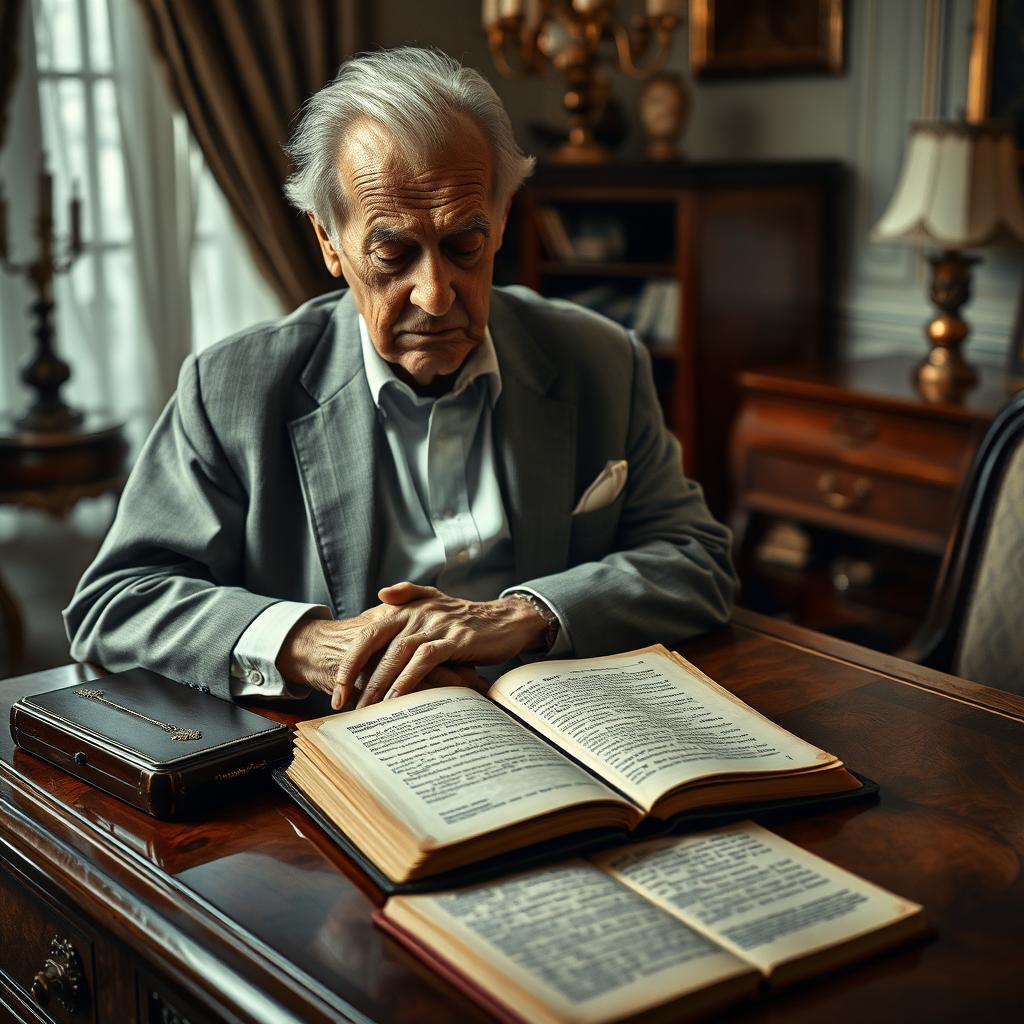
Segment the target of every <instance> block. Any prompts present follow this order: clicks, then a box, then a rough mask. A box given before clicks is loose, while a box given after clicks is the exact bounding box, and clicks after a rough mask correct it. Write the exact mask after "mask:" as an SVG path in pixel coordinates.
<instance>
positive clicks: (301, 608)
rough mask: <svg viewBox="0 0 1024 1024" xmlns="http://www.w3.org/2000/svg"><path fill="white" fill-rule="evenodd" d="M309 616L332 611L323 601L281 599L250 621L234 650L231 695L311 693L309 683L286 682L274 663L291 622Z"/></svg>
mask: <svg viewBox="0 0 1024 1024" xmlns="http://www.w3.org/2000/svg"><path fill="white" fill-rule="evenodd" d="M306 616H314V617H315V618H318V619H329V618H330V617H331V613H330V609H328V608H326V607H325V606H324V605H322V604H302V603H301V602H300V601H278V602H277V603H276V604H272V605H270V607H269V608H265V609H264V610H263V611H262V612H260V614H259V615H257V616H256V618H255V619H253V620H252V622H250V623H249V627H248V629H246V631H245V632H244V633H243V634H242V635H241V636H240V637H239V638H238V643H237V644H235V649H234V650H233V651H232V652H231V679H230V682H229V686H230V689H231V696H232V697H290V698H293V699H294V700H301V699H302V698H303V697H305V696H307V695H308V694H309V690H310V688H309V687H308V686H303V685H302V684H299V683H288V682H285V679H284V677H283V676H282V675H281V673H280V672H279V671H278V670H277V665H276V664H275V662H276V661H277V656H278V654H279V653H280V651H281V646H282V644H283V643H284V641H285V638H286V637H287V636H288V634H289V633H290V632H291V629H292V626H294V625H295V623H296V622H298V621H299V619H302V618H305V617H306Z"/></svg>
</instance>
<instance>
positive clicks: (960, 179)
mask: <svg viewBox="0 0 1024 1024" xmlns="http://www.w3.org/2000/svg"><path fill="white" fill-rule="evenodd" d="M872 238H874V239H875V240H876V241H893V242H907V243H922V242H923V243H926V244H930V245H934V246H937V247H939V248H942V249H976V248H980V247H982V246H987V245H996V244H999V243H1002V242H1008V241H1012V240H1014V239H1018V240H1020V241H1024V201H1022V198H1021V192H1020V184H1019V180H1018V172H1017V160H1016V151H1015V149H1014V141H1013V137H1012V136H1011V134H1010V131H1009V129H1008V128H1006V127H1004V126H1003V125H998V124H993V123H986V124H972V123H967V122H965V121H930V122H922V123H919V124H915V125H914V126H913V129H912V131H911V135H910V144H909V146H908V147H907V152H906V155H905V156H904V160H903V170H902V171H901V173H900V180H899V183H898V184H897V186H896V192H895V194H894V195H893V197H892V200H891V201H890V203H889V206H888V208H887V209H886V211H885V213H883V214H882V217H881V219H880V220H879V221H878V223H877V224H876V225H875V227H874V230H873V231H872Z"/></svg>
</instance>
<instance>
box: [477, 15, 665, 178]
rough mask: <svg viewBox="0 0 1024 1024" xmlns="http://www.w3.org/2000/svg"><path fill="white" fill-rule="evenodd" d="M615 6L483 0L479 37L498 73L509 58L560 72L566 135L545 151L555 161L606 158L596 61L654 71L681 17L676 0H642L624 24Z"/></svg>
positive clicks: (636, 73)
mask: <svg viewBox="0 0 1024 1024" xmlns="http://www.w3.org/2000/svg"><path fill="white" fill-rule="evenodd" d="M616 7H617V4H616V0H484V3H483V25H484V31H485V33H486V35H487V44H488V46H489V48H490V51H491V56H492V58H493V59H494V63H495V66H496V67H497V68H498V70H499V71H500V72H501V73H502V74H503V75H505V76H507V77H514V76H515V75H516V74H517V70H516V69H515V68H514V67H513V65H514V64H518V73H521V74H526V75H532V74H538V73H539V72H540V71H541V70H542V69H543V67H544V65H545V61H548V62H550V63H551V64H552V65H553V66H554V67H555V68H556V69H557V70H559V71H560V72H561V73H562V74H563V75H565V80H566V89H565V94H564V96H563V103H564V105H565V110H566V113H567V115H568V118H569V139H568V141H567V142H566V143H564V144H563V145H562V146H561V147H560V148H559V149H558V150H556V152H555V153H554V154H553V158H554V159H555V160H556V161H560V162H563V163H600V162H602V161H604V160H607V159H608V150H607V149H606V148H605V147H604V146H603V145H602V144H601V143H600V142H598V141H597V140H596V139H595V138H594V115H595V110H594V102H593V96H594V79H595V73H596V71H597V66H598V64H599V63H600V62H601V61H602V60H605V59H608V60H610V61H611V62H613V63H614V64H615V65H617V66H618V68H619V69H620V70H621V71H624V72H625V73H626V74H628V75H632V76H633V77H635V78H648V77H650V76H651V75H653V74H655V73H656V72H658V71H660V70H661V68H662V67H663V66H664V64H665V61H666V60H667V59H668V54H669V49H670V47H671V45H672V36H673V33H674V32H675V30H676V27H677V26H678V25H679V23H680V21H681V17H682V8H683V0H645V3H644V13H643V14H637V15H635V16H634V17H633V18H632V20H631V24H630V26H629V27H628V28H627V27H626V26H625V25H624V24H622V23H621V22H620V21H619V19H618V17H617V10H616ZM655 41H656V44H657V45H656V47H655V48H654V52H653V54H652V53H651V52H650V51H651V49H652V46H651V44H652V42H655ZM605 43H609V44H610V46H609V47H604V45H603V44H605ZM608 51H610V52H608Z"/></svg>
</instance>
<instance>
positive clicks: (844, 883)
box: [592, 822, 921, 973]
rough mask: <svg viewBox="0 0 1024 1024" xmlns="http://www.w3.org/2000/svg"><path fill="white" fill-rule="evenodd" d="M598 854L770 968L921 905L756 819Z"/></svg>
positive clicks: (612, 869) (664, 903) (645, 890)
mask: <svg viewBox="0 0 1024 1024" xmlns="http://www.w3.org/2000/svg"><path fill="white" fill-rule="evenodd" d="M592 860H593V862H594V863H595V864H598V865H600V866H601V867H603V868H604V869H605V870H606V871H608V872H609V873H610V874H612V875H613V877H615V878H618V879H620V880H621V881H622V882H624V883H625V884H627V885H630V886H632V887H633V888H634V889H636V890H637V892H639V893H642V894H643V895H645V896H647V897H648V898H649V899H651V900H653V901H655V902H656V903H657V904H658V905H659V906H661V907H664V908H665V909H666V910H668V911H670V912H671V913H673V914H677V915H678V916H679V917H680V918H681V919H682V920H684V921H686V922H688V923H689V924H691V925H693V927H695V928H697V929H698V930H700V931H703V932H704V933H705V934H707V935H711V936H713V937H714V939H715V941H716V942H719V943H721V944H722V945H723V946H725V947H726V948H727V949H731V950H732V951H733V952H735V953H736V954H737V955H739V956H742V957H743V958H744V959H746V960H749V961H750V962H751V963H753V964H755V965H756V966H757V967H758V968H760V969H761V970H762V971H764V972H765V973H770V972H771V971H772V970H773V969H774V968H776V967H778V965H779V964H781V963H784V962H785V961H787V960H791V959H794V958H796V957H801V956H805V955H807V954H809V953H811V952H813V951H815V950H818V949H822V948H824V947H828V946H831V945H834V944H836V943H838V942H842V941H845V940H847V939H850V938H852V937H854V936H857V935H860V934H864V933H867V932H872V931H875V930H876V929H879V928H881V927H883V926H885V925H887V924H890V923H892V922H893V921H896V920H899V919H900V918H901V917H908V916H911V915H914V914H916V913H918V912H919V911H920V909H921V908H920V907H919V906H918V905H917V904H915V903H911V902H910V901H909V900H904V899H901V898H900V897H898V896H895V895H893V894H892V893H890V892H887V891H886V890H884V889H881V888H879V887H878V886H875V885H872V884H871V883H870V882H867V881H865V880H864V879H862V878H858V877H857V876H856V875H852V874H850V873H849V872H848V871H844V870H843V869H842V868H839V867H836V866H835V865H834V864H830V863H828V861H825V860H822V859H821V858H820V857H816V856H815V855H814V854H812V853H808V852H807V851H806V850H803V849H801V848H800V847H799V846H796V845H795V844H793V843H790V842H787V841H786V840H785V839H783V838H782V837H781V836H777V835H775V834H774V833H772V832H769V831H768V830H767V829H764V828H762V827H761V826H760V825H756V824H754V823H753V822H743V823H742V824H740V825H730V826H726V827H725V828H720V829H715V830H713V831H710V832H702V833H698V834H696V835H692V836H681V837H678V838H674V839H663V840H662V839H656V840H653V841H652V842H649V843H641V844H638V845H636V846H631V847H629V848H628V849H626V850H625V851H622V852H618V851H609V852H608V853H607V854H599V855H597V856H595V857H593V858H592Z"/></svg>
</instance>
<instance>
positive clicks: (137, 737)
mask: <svg viewBox="0 0 1024 1024" xmlns="http://www.w3.org/2000/svg"><path fill="white" fill-rule="evenodd" d="M11 735H12V736H13V737H14V742H15V743H16V744H17V745H18V746H19V747H20V748H21V749H23V750H27V751H29V752H30V753H33V754H36V755H38V756H39V757H42V758H45V759H46V760H47V761H50V762H52V763H53V764H56V765H58V766H59V767H60V768H63V769H64V770H65V771H68V772H70V773H71V774H73V775H76V776H78V777H79V778H80V779H83V780H84V781H86V782H88V783H90V784H92V785H94V786H97V787H98V788H100V789H103V790H105V791H106V792H108V793H112V794H113V795H114V796H117V797H120V798H121V799H122V800H125V801H127V802H128V803H130V804H133V805H134V806H135V807H138V808H139V809H140V810H143V811H146V812H147V813H148V814H152V815H154V816H155V817H158V818H170V817H178V816H180V815H181V814H183V813H185V812H187V811H188V810H190V809H192V808H194V807H197V806H198V805H199V804H200V803H201V802H202V801H203V799H205V798H206V797H207V796H209V795H210V790H211V789H212V788H219V787H222V786H224V787H226V786H229V785H234V784H237V783H241V782H243V781H249V780H250V778H251V777H254V776H259V775H260V774H265V772H266V770H267V769H269V768H271V767H273V765H274V764H276V763H278V762H279V761H281V760H282V759H284V758H287V756H288V754H289V753H290V750H291V741H290V737H289V734H288V730H287V728H286V727H285V726H283V725H281V724H280V723H278V722H273V721H271V720H270V719H268V718H264V717H263V716H262V715H257V714H255V713H253V712H251V711H246V710H245V709H244V708H241V707H238V706H237V705H235V704H232V703H230V702H228V701H224V700H220V699H219V698H218V697H214V696H211V695H209V694H205V693H201V692H198V691H197V690H195V689H192V688H189V687H187V686H183V685H181V684H180V683H176V682H174V681H173V680H171V679H167V678H166V677H165V676H161V675H158V674H157V673H155V672H149V671H147V670H145V669H131V670H130V671H128V672H119V673H116V674H114V675H109V676H104V677H103V678H101V679H95V680H92V681H90V682H87V683H82V684H78V685H76V686H66V687H62V688H60V689H57V690H48V691H46V692H45V693H37V694H32V695H31V696H28V697H23V698H21V699H20V700H18V701H17V702H15V704H14V705H13V707H12V708H11Z"/></svg>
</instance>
